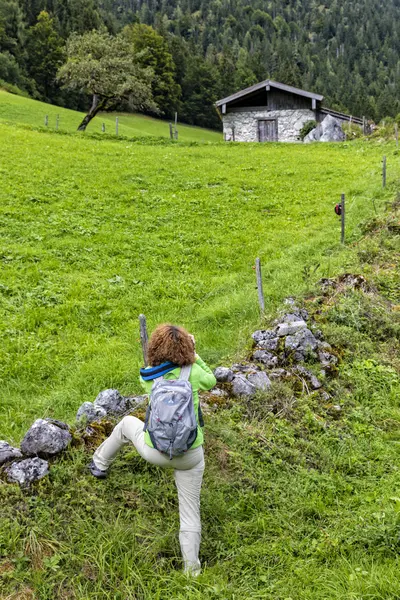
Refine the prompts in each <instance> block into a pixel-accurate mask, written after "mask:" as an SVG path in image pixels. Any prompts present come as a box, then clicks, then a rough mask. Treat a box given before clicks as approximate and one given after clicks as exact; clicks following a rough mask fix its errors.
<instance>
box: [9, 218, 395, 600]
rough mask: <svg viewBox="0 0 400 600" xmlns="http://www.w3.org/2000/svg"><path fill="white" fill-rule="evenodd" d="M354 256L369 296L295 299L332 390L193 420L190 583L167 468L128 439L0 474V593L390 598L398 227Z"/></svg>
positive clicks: (148, 598) (194, 599)
mask: <svg viewBox="0 0 400 600" xmlns="http://www.w3.org/2000/svg"><path fill="white" fill-rule="evenodd" d="M399 216H400V213H398V216H397V221H398V219H399ZM354 254H355V255H357V256H358V260H360V262H359V263H358V264H356V259H354V266H356V267H357V270H358V271H363V272H364V273H365V274H366V275H367V277H368V279H369V281H370V282H371V283H373V284H375V285H376V286H377V288H378V290H379V292H380V293H383V294H384V296H380V295H379V294H377V293H374V294H369V295H365V294H362V293H360V292H352V291H351V290H350V291H345V292H344V293H341V294H338V293H335V294H334V296H333V297H328V298H326V297H325V298H324V297H318V296H316V295H315V294H314V295H313V296H309V297H308V300H307V303H306V305H307V307H308V309H309V310H310V311H311V312H312V313H313V314H314V318H316V319H317V321H319V324H320V327H321V328H322V330H323V332H324V334H325V336H326V338H327V339H328V340H329V341H330V342H332V343H333V344H334V345H335V348H336V350H337V351H338V352H339V353H340V354H341V355H342V358H343V362H342V363H341V365H340V369H339V376H338V377H337V378H336V379H333V380H330V381H328V382H327V383H326V388H327V389H329V391H330V392H331V393H332V394H334V399H333V400H332V402H323V401H321V399H320V397H319V396H318V394H311V395H309V396H307V395H305V394H304V393H301V392H299V391H297V392H293V390H291V389H290V387H287V386H286V387H282V386H280V387H279V386H278V387H275V388H274V389H273V392H272V394H267V395H266V396H265V397H260V398H258V399H257V400H256V401H254V402H252V403H250V404H249V403H246V402H243V403H241V402H236V403H235V404H234V405H232V406H231V407H230V408H222V409H219V410H217V412H214V413H213V414H211V415H210V414H209V415H208V416H207V457H208V459H207V469H206V474H205V482H204V486H203V492H202V515H203V543H202V549H201V556H202V560H203V565H204V567H205V568H204V572H203V574H202V575H201V576H200V577H199V578H198V579H196V580H193V581H191V580H188V579H186V578H185V577H184V576H183V575H182V574H181V573H180V572H179V568H180V564H179V558H178V557H179V548H178V542H177V536H176V530H177V527H178V512H177V505H176V504H177V502H176V493H175V490H174V484H173V481H172V477H171V476H170V474H169V473H166V472H163V471H160V470H158V469H156V468H153V467H150V466H148V465H147V464H145V463H144V461H142V460H141V459H139V458H138V457H137V455H136V454H135V453H134V452H133V451H132V450H130V449H127V450H126V451H125V452H123V453H122V454H121V455H120V457H119V458H118V460H117V462H116V464H115V465H114V467H113V469H112V470H111V472H110V477H109V479H108V480H106V481H105V482H98V481H93V480H91V479H90V478H89V477H88V476H87V474H86V471H85V465H86V464H87V462H88V459H89V456H90V453H91V450H90V448H84V447H80V448H79V447H76V448H74V449H71V450H70V451H68V453H66V454H65V455H64V456H63V457H62V458H60V459H58V460H57V461H56V463H55V464H54V465H53V466H52V470H51V477H50V478H47V479H45V480H43V481H42V482H40V483H39V485H37V486H36V487H35V491H34V493H32V492H23V491H21V490H20V489H19V488H18V487H17V486H7V485H3V486H2V485H1V484H0V500H1V502H2V506H3V512H2V516H3V519H2V521H0V581H2V582H3V588H2V589H3V596H1V597H2V599H6V598H7V599H15V600H16V599H17V598H18V599H20V600H22V599H24V600H25V599H26V600H28V599H33V598H35V599H40V600H53V599H54V598H57V599H67V598H68V599H85V600H86V599H96V600H97V599H109V600H115V599H117V600H126V599H129V600H167V599H169V598H174V599H176V600H200V599H201V600H203V599H210V600H211V599H223V600H237V599H238V598H242V599H243V600H253V599H266V600H289V599H291V600H327V599H329V600H367V599H370V600H372V599H373V600H378V599H379V600H397V599H398V598H399V597H400V581H399V578H398V572H399V568H400V560H399V550H400V540H399V526H400V498H399V493H398V490H399V485H400V471H399V463H398V457H399V451H398V444H399V443H400V436H399V431H398V425H399V422H400V409H399V404H398V398H399V394H400V377H399V373H400V360H399V356H400V353H399V350H400V345H399V338H400V319H399V313H398V312H397V310H396V307H397V309H398V306H399V305H398V303H399V301H400V272H399V268H398V265H399V263H400V238H399V236H398V235H397V236H394V235H393V233H391V232H390V231H389V230H388V229H387V228H385V227H384V226H382V225H379V228H378V231H377V233H376V232H374V233H373V234H372V235H370V236H367V238H365V239H364V240H363V241H362V242H361V243H360V244H358V245H357V247H356V248H355V250H354ZM294 396H295V398H296V401H295V402H293V397H294ZM337 402H340V405H341V407H342V411H341V413H340V415H339V416H338V414H337V412H336V411H335V410H333V411H332V403H337ZM271 404H274V405H275V413H276V414H273V413H272V412H270V409H269V408H268V406H269V405H271ZM279 414H280V415H281V416H278V415H279ZM282 415H284V416H282Z"/></svg>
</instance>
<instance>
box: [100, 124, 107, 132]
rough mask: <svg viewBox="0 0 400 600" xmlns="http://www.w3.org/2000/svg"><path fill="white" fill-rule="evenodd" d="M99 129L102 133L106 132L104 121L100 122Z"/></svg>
mask: <svg viewBox="0 0 400 600" xmlns="http://www.w3.org/2000/svg"><path fill="white" fill-rule="evenodd" d="M101 130H102V132H103V133H105V132H106V124H105V123H102V124H101Z"/></svg>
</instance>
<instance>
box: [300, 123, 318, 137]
mask: <svg viewBox="0 0 400 600" xmlns="http://www.w3.org/2000/svg"><path fill="white" fill-rule="evenodd" d="M316 126H317V121H306V122H305V123H304V125H303V127H302V128H301V129H300V139H302V140H304V138H305V137H306V135H308V134H309V133H310V131H312V130H313V129H314V128H315V127H316Z"/></svg>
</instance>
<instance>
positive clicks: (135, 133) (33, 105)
mask: <svg viewBox="0 0 400 600" xmlns="http://www.w3.org/2000/svg"><path fill="white" fill-rule="evenodd" d="M46 115H47V116H48V128H49V129H50V130H55V129H56V124H57V116H58V117H59V120H58V129H59V131H62V132H69V133H73V132H76V130H77V128H78V125H79V123H80V122H81V121H82V119H83V117H84V113H80V112H77V111H75V110H69V109H67V108H61V107H59V106H54V105H52V104H46V103H44V102H39V101H37V100H32V99H31V98H24V97H22V96H16V95H14V94H9V93H7V92H5V91H2V90H1V89H0V121H3V122H6V123H15V124H18V123H19V124H24V125H32V126H33V127H44V126H45V117H46ZM117 116H118V134H119V135H120V136H125V137H129V138H137V137H143V136H154V137H162V138H168V139H169V137H170V133H169V123H168V121H162V120H161V119H154V118H151V117H148V116H145V115H139V114H129V113H125V114H124V113H123V114H120V113H103V114H100V115H99V116H97V117H95V118H94V119H93V121H92V122H91V123H90V124H89V127H88V128H87V131H88V133H99V134H101V133H102V124H103V123H104V124H105V133H106V134H108V135H115V133H116V125H115V120H116V117H117ZM177 129H178V139H179V141H185V142H220V141H222V134H221V133H218V132H216V131H211V130H208V129H202V128H200V127H191V126H189V125H182V124H181V123H178V127H177Z"/></svg>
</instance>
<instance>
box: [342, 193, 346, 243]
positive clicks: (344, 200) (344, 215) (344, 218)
mask: <svg viewBox="0 0 400 600" xmlns="http://www.w3.org/2000/svg"><path fill="white" fill-rule="evenodd" d="M341 200H342V215H341V216H342V234H341V242H342V244H344V236H345V228H346V206H345V205H346V196H345V195H344V194H342V196H341Z"/></svg>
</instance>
